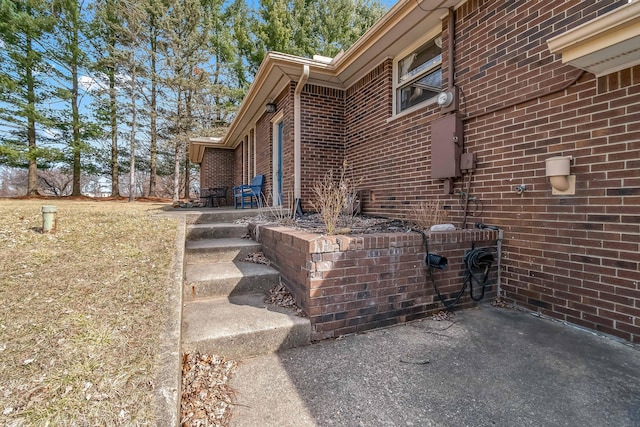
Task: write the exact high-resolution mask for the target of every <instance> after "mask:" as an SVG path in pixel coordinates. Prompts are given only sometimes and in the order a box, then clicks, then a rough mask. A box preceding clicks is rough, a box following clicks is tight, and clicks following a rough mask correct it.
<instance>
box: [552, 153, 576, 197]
mask: <svg viewBox="0 0 640 427" xmlns="http://www.w3.org/2000/svg"><path fill="white" fill-rule="evenodd" d="M571 160H573V157H572V156H556V157H550V158H548V159H546V160H545V162H546V168H545V169H546V176H548V177H549V181H550V182H551V188H552V190H553V191H552V194H558V195H573V194H576V177H575V175H571V173H570V168H571Z"/></svg>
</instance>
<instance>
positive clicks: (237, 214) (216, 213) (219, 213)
mask: <svg viewBox="0 0 640 427" xmlns="http://www.w3.org/2000/svg"><path fill="white" fill-rule="evenodd" d="M258 214H259V211H258V209H233V208H221V209H206V210H201V211H199V212H197V211H196V212H193V211H190V212H187V213H185V215H186V216H185V220H186V223H187V224H210V223H219V222H234V221H237V220H239V219H242V218H253V217H255V216H257V215H258Z"/></svg>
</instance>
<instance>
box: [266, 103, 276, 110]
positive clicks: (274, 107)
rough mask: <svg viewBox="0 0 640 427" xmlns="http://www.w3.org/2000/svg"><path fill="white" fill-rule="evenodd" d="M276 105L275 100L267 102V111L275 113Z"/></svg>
mask: <svg viewBox="0 0 640 427" xmlns="http://www.w3.org/2000/svg"><path fill="white" fill-rule="evenodd" d="M276 107H277V105H276V104H275V102H267V105H266V109H267V113H275V112H276Z"/></svg>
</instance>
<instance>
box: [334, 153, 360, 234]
mask: <svg viewBox="0 0 640 427" xmlns="http://www.w3.org/2000/svg"><path fill="white" fill-rule="evenodd" d="M347 175H351V176H347ZM361 184H362V178H360V179H357V180H356V179H355V178H353V169H350V168H349V165H348V163H347V161H346V160H345V161H343V162H342V169H341V170H340V183H339V187H340V192H341V195H342V205H343V208H342V217H343V219H344V222H345V225H347V226H351V225H352V224H353V217H354V216H356V215H360V193H359V192H358V187H359V186H360V185H361Z"/></svg>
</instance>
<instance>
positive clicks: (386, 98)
mask: <svg viewBox="0 0 640 427" xmlns="http://www.w3.org/2000/svg"><path fill="white" fill-rule="evenodd" d="M626 3H627V2H626V0H616V1H595V0H591V1H578V0H572V1H564V0H551V1H546V2H529V1H524V0H516V1H509V2H506V1H480V0H470V1H468V2H466V3H464V4H463V5H462V6H461V7H460V8H459V9H458V10H457V11H456V20H455V35H456V44H455V53H454V56H455V84H456V86H458V87H459V88H460V89H461V94H462V96H461V108H460V114H461V115H462V116H463V122H464V135H465V136H464V150H465V152H469V153H475V154H476V156H477V160H478V163H477V168H476V171H475V172H474V173H473V175H472V176H471V178H470V180H469V175H464V176H463V177H461V178H457V179H455V180H454V182H453V188H454V193H453V194H444V192H443V182H442V181H441V180H433V179H431V162H432V159H431V140H430V138H431V126H430V123H431V121H433V120H435V119H437V118H439V117H441V115H442V114H441V113H440V111H439V108H437V106H436V105H433V104H432V105H427V106H424V107H422V108H418V109H416V110H414V111H412V112H410V113H404V114H400V115H398V116H395V117H394V116H392V93H393V92H392V91H393V85H392V71H393V60H392V59H387V60H385V61H383V62H382V63H380V64H378V65H376V66H375V67H373V68H372V69H371V71H370V72H369V73H367V74H366V75H365V76H363V78H362V79H361V80H360V81H359V82H357V83H355V84H354V85H353V86H351V87H349V88H346V90H345V91H344V94H343V96H342V98H341V95H340V92H339V91H335V92H332V91H333V90H329V89H327V90H326V91H323V90H320V89H319V88H316V87H312V86H308V87H306V88H305V91H304V93H303V105H304V106H305V108H308V109H309V111H310V113H309V114H308V115H306V116H305V115H304V114H303V118H302V119H303V123H305V126H306V127H304V131H303V134H304V135H305V137H304V141H305V142H304V143H305V148H304V150H308V151H304V153H305V154H304V157H303V164H304V167H305V169H304V170H303V176H304V180H305V184H304V185H303V192H304V193H303V199H309V198H310V196H309V192H308V191H309V188H308V184H309V180H313V179H314V178H316V176H314V175H318V174H320V173H321V172H322V171H324V170H326V169H328V168H333V167H334V165H339V162H340V158H339V156H338V153H339V152H340V150H341V146H340V138H341V134H340V126H342V125H343V126H344V133H343V136H342V137H343V138H344V139H343V148H342V150H343V153H344V158H345V159H346V160H347V161H348V163H349V165H350V167H351V168H352V169H351V171H352V173H353V176H354V178H355V179H356V180H358V179H361V180H362V184H361V189H362V190H365V191H363V193H362V194H363V203H362V209H363V212H364V213H366V214H370V215H380V216H385V217H391V218H400V219H411V217H412V215H413V214H412V211H413V210H414V209H415V207H417V205H418V204H419V202H421V201H424V200H439V201H440V202H442V203H443V204H444V206H445V209H447V212H448V213H449V219H448V220H449V221H450V222H452V223H453V224H455V225H457V226H461V225H462V224H463V222H464V221H465V208H464V206H463V203H462V200H463V199H462V198H461V196H460V194H461V191H466V186H467V184H468V185H470V191H469V193H470V194H471V196H473V197H474V200H472V201H471V202H470V207H469V209H468V213H469V217H468V218H466V224H467V227H472V226H473V224H474V223H475V222H478V221H481V222H484V223H487V224H492V225H497V226H499V227H501V228H502V229H503V230H504V240H503V251H502V271H501V291H502V294H503V295H504V296H506V297H507V298H509V299H510V300H511V301H512V302H514V303H516V304H517V305H518V306H520V307H524V308H527V309H530V310H533V311H536V312H539V313H541V314H544V315H547V316H551V317H554V318H557V319H561V320H563V321H567V322H571V323H574V324H577V325H581V326H585V327H588V328H592V329H595V330H598V331H601V332H604V333H608V334H612V335H615V336H617V337H621V338H623V339H626V340H630V341H632V342H640V272H639V270H640V237H639V236H640V142H639V141H640V66H635V67H632V68H629V69H625V70H621V71H618V72H615V73H612V74H610V75H607V76H603V77H600V78H595V77H594V75H592V74H590V73H582V72H581V71H580V70H578V69H576V68H573V67H571V66H568V65H563V64H562V62H561V58H560V56H559V55H552V54H551V53H550V52H549V50H548V47H547V44H546V41H547V40H548V39H549V38H551V37H553V36H555V35H558V34H562V33H563V32H565V31H567V30H568V29H570V28H573V27H575V26H577V25H580V24H582V23H584V22H587V21H589V20H591V19H593V18H594V17H597V16H600V15H602V14H604V13H607V12H609V11H611V10H613V9H615V8H616V7H619V6H621V5H623V4H626ZM416 13H419V12H418V11H416ZM446 27H447V22H446V19H445V22H443V38H445V40H446V35H447V32H448V30H449V29H448V28H446ZM443 47H444V48H445V51H444V52H443V77H445V80H446V76H447V69H446V68H447V58H448V55H449V52H446V43H445V44H443ZM576 79H577V80H576ZM574 80H575V82H573V81H574ZM565 85H568V86H567V88H566V89H564V86H565ZM445 86H446V81H445ZM294 88H295V83H294V82H292V83H291V84H290V86H289V87H288V88H287V89H286V90H285V93H284V94H283V95H282V96H283V97H284V99H283V101H284V102H285V103H286V105H285V106H283V107H282V108H288V109H287V110H286V113H285V133H286V135H285V164H286V165H288V169H286V170H285V194H286V193H287V191H288V190H289V189H290V191H293V123H292V119H293V116H292V107H293V90H294ZM331 103H334V104H333V105H332V104H331ZM279 108H281V106H280V103H279ZM340 111H343V112H344V119H341V118H340ZM258 138H262V141H263V143H266V144H268V143H269V141H270V139H269V138H270V136H268V137H267V136H266V134H265V135H262V136H261V135H260V132H258ZM324 143H326V144H327V145H326V148H327V150H324V149H323V150H318V151H315V149H318V148H320V147H317V146H316V145H317V144H324ZM314 144H315V145H314ZM329 147H331V148H333V149H335V152H336V156H335V157H334V156H332V155H331V154H329V151H330V150H329ZM323 148H324V147H323ZM316 153H317V158H314V157H313V155H314V154H316ZM557 155H571V156H573V158H574V160H573V161H572V167H571V173H572V174H573V175H575V176H576V194H575V195H573V196H555V195H552V192H551V186H550V184H549V182H548V178H546V177H545V159H547V158H549V157H553V156H557ZM237 159H238V156H237V155H236V164H237V161H238V160H237ZM311 159H313V161H311ZM321 162H326V163H325V164H322V163H321ZM268 166H269V165H268V164H267V163H261V168H265V170H266V171H265V173H269V172H268V171H270V168H269V167H268ZM259 169H260V168H259ZM267 169H268V170H267ZM307 169H308V170H307ZM237 176H238V171H237V168H236V179H237ZM240 176H241V175H240ZM268 176H269V177H270V175H268ZM520 184H525V185H526V188H527V190H526V191H525V192H524V193H523V194H516V192H515V191H514V187H515V186H516V185H520ZM337 261H340V260H337ZM291 262H292V261H291ZM307 262H311V261H307V260H305V263H304V264H302V265H305V266H306V265H307V264H306V263H307ZM314 262H315V261H314ZM283 265H285V264H283ZM283 268H284V267H283ZM291 268H296V265H291ZM298 268H300V267H299V266H298ZM300 292H301V291H297V293H296V296H298V297H300V298H302V296H301V294H300ZM306 304H310V302H309V301H308V300H307V301H306ZM324 314H329V313H324ZM324 314H323V315H324ZM331 314H333V315H335V313H331ZM315 315H317V314H314V316H315ZM367 316H369V315H364V314H363V315H362V316H360V317H367ZM334 321H338V322H339V321H340V320H337V319H335V316H334ZM364 322H365V323H367V322H369V323H371V322H373V320H371V319H369V320H365V321H364ZM351 326H353V325H351ZM345 328H348V327H347V326H345ZM356 328H357V327H356ZM338 329H340V328H337V329H336V330H338Z"/></svg>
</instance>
